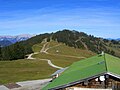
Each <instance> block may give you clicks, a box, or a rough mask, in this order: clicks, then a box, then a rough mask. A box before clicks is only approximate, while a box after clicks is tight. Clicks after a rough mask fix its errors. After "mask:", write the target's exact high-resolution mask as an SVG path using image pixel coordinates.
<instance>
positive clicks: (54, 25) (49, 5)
mask: <svg viewBox="0 0 120 90" xmlns="http://www.w3.org/2000/svg"><path fill="white" fill-rule="evenodd" d="M0 12H1V13H0V36H1V35H12V36H15V35H20V34H42V33H51V32H56V31H58V30H63V29H70V30H77V31H81V32H85V33H87V34H91V35H94V36H96V37H103V38H120V36H119V35H120V30H119V29H120V20H119V19H120V1H119V0H60V1H59V0H57V1H56V0H45V1H43V0H42V1H41V0H34V1H33V0H17V1H16V0H0Z"/></svg>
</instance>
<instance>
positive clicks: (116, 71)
mask: <svg viewBox="0 0 120 90" xmlns="http://www.w3.org/2000/svg"><path fill="white" fill-rule="evenodd" d="M75 88H89V90H93V89H94V90H96V89H98V88H99V89H101V90H103V89H109V90H120V59H119V58H117V57H114V56H112V55H109V54H103V55H96V56H93V57H91V58H87V59H84V60H80V61H78V62H75V63H73V64H72V65H71V66H69V68H67V69H66V70H65V71H64V72H63V73H62V74H61V75H60V76H59V77H58V78H56V79H54V80H53V81H52V82H50V83H49V84H48V85H47V86H45V87H44V88H43V89H42V90H75ZM95 88H96V89H95ZM78 90H82V89H78ZM86 90H87V89H86Z"/></svg>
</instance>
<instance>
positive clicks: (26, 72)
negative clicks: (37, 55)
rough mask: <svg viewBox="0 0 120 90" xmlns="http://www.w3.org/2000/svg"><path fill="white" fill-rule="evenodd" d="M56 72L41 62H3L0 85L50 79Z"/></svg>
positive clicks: (0, 67)
mask: <svg viewBox="0 0 120 90" xmlns="http://www.w3.org/2000/svg"><path fill="white" fill-rule="evenodd" d="M56 70H57V69H55V68H52V67H51V66H49V65H48V64H47V62H46V61H40V60H25V59H24V60H16V61H1V62H0V84H5V83H11V82H18V81H25V80H35V79H43V78H48V77H49V76H50V75H51V74H52V73H53V72H54V71H56Z"/></svg>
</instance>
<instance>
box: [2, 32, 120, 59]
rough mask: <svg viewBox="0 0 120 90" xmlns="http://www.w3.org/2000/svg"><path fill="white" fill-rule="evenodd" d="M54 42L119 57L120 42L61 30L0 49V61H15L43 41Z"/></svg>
mask: <svg viewBox="0 0 120 90" xmlns="http://www.w3.org/2000/svg"><path fill="white" fill-rule="evenodd" d="M45 38H46V39H47V41H48V42H49V41H50V40H54V41H57V42H60V43H64V44H66V45H67V46H70V47H74V48H79V49H86V50H90V51H93V52H95V53H101V52H102V51H104V52H106V53H109V54H112V55H115V56H118V57H120V51H119V50H120V42H119V41H115V40H107V39H103V38H97V37H94V36H93V35H87V34H86V33H84V32H78V31H70V30H62V31H58V32H56V33H45V34H40V35H37V36H35V37H32V38H30V39H28V40H26V41H22V42H18V43H15V44H13V45H10V46H7V47H3V48H1V52H0V56H1V57H0V60H16V59H21V58H24V57H25V55H27V54H30V53H32V52H33V51H32V46H33V45H34V44H37V43H41V42H42V41H43V40H44V39H45Z"/></svg>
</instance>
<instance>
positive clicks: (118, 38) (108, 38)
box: [107, 38, 120, 41]
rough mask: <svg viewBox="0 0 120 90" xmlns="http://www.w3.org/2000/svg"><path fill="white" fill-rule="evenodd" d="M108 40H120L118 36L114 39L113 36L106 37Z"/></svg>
mask: <svg viewBox="0 0 120 90" xmlns="http://www.w3.org/2000/svg"><path fill="white" fill-rule="evenodd" d="M107 39H108V40H117V41H120V38H117V39H114V38H107Z"/></svg>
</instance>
